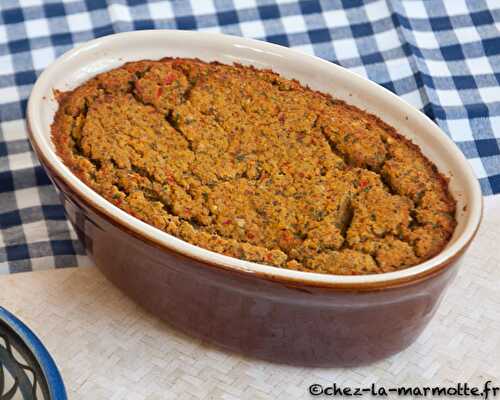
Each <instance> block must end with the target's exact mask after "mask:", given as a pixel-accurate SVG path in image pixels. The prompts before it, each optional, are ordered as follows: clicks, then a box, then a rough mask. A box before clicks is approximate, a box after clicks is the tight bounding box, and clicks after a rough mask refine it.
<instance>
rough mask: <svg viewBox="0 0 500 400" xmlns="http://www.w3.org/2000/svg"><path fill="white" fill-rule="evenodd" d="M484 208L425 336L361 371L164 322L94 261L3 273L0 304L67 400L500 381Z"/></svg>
mask: <svg viewBox="0 0 500 400" xmlns="http://www.w3.org/2000/svg"><path fill="white" fill-rule="evenodd" d="M485 206H486V212H487V213H488V215H490V216H491V217H490V218H487V219H485V220H484V221H483V224H482V227H481V228H480V231H479V233H478V238H477V240H476V241H475V242H474V243H473V244H472V246H471V248H470V250H469V251H468V252H467V253H466V255H465V257H464V259H463V264H462V266H461V269H460V272H459V274H458V277H457V278H456V280H455V281H454V282H453V284H452V286H451V287H450V288H449V290H448V292H447V294H446V296H445V298H444V300H443V303H442V304H441V306H440V307H439V309H438V312H437V314H436V316H435V318H434V319H433V320H432V321H431V323H430V325H429V326H428V327H427V329H426V330H425V331H424V333H423V334H422V335H421V336H420V337H419V339H418V340H417V341H416V342H415V343H414V344H413V345H412V346H411V347H409V348H408V349H407V350H405V351H403V352H402V353H399V354H397V355H395V356H393V357H391V358H389V359H386V360H384V361H381V362H379V363H376V364H372V365H369V366H366V367H362V368H351V369H340V368H332V369H328V368H321V369H318V368H299V367H292V366H284V365H277V364H272V363H268V362H263V361H259V360H255V359H250V358H245V357H242V356H240V355H237V354H234V353H226V352H224V351H221V350H219V349H216V348H214V347H213V346H211V345H209V344H207V343H203V342H200V341H198V340H194V339H192V338H190V337H187V336H185V335H183V334H181V333H178V332H177V331H175V330H174V329H173V328H171V327H170V326H169V325H168V324H166V323H164V322H162V321H159V320H158V319H157V318H155V317H154V316H152V315H151V314H149V313H148V312H146V311H145V310H143V309H142V308H141V307H139V306H138V305H136V304H135V303H133V302H132V301H131V300H129V299H128V298H127V297H126V296H125V295H124V294H123V293H121V292H120V291H119V290H118V289H116V288H115V287H113V286H112V285H111V284H110V283H109V282H108V281H107V280H106V279H105V278H104V276H103V275H102V274H101V273H100V272H99V271H98V270H97V269H96V268H94V267H89V268H68V269H59V270H50V271H40V272H32V273H20V274H13V275H5V276H1V277H0V304H2V305H3V306H5V307H6V308H7V309H9V310H10V311H12V312H13V313H15V314H16V315H18V316H19V317H20V318H21V319H22V320H23V321H24V322H26V323H27V324H28V325H29V326H30V327H31V328H32V329H33V330H34V331H35V332H36V333H37V334H38V335H39V337H40V338H41V339H42V341H43V342H44V343H45V345H46V346H47V348H48V349H49V351H50V352H51V353H52V354H53V356H54V358H55V360H56V362H57V364H58V366H59V368H60V369H61V373H62V375H63V378H64V380H65V383H66V387H67V390H68V394H69V398H71V399H93V400H99V399H106V400H111V399H120V400H123V399H148V400H153V399H275V398H286V399H303V398H310V395H309V394H308V391H307V390H308V387H309V385H311V384H313V383H319V384H323V385H328V384H331V383H332V382H336V383H337V384H338V385H342V386H350V387H357V386H360V387H361V386H369V385H371V384H372V383H376V384H377V385H384V386H386V387H390V386H399V385H406V386H409V385H422V386H429V385H440V386H443V385H453V384H455V383H457V382H468V383H469V384H471V385H472V384H473V385H478V386H481V385H482V384H483V383H484V382H485V381H487V380H492V381H493V383H494V384H496V385H497V386H500V291H499V289H498V288H499V287H500V285H499V284H500V269H499V268H498V256H497V254H498V253H497V252H498V242H499V234H498V229H495V227H497V226H499V225H500V206H499V205H498V202H496V201H493V200H492V199H491V200H490V199H486V204H485ZM481 387H482V386H481Z"/></svg>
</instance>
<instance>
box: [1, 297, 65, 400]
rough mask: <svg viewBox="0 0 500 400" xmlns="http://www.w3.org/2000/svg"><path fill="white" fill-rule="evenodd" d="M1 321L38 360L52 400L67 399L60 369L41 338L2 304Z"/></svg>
mask: <svg viewBox="0 0 500 400" xmlns="http://www.w3.org/2000/svg"><path fill="white" fill-rule="evenodd" d="M0 321H1V322H3V323H5V324H6V325H7V326H8V327H9V328H10V329H12V331H13V332H14V333H15V334H17V336H18V337H19V339H21V341H22V342H23V343H24V344H25V345H26V346H27V348H28V349H29V351H31V353H32V355H33V356H34V358H35V360H36V361H37V362H38V364H39V366H40V369H41V370H42V373H43V375H44V377H45V380H46V382H47V386H48V391H49V396H50V400H67V399H68V397H67V394H66V389H65V387H64V383H63V380H62V377H61V374H60V372H59V369H58V368H57V366H56V363H55V362H54V359H53V358H52V356H51V355H50V353H49V352H48V351H47V349H46V348H45V346H44V345H43V344H42V342H41V341H40V339H38V337H37V336H36V335H35V334H34V333H33V331H32V330H31V329H30V328H28V327H27V326H26V325H25V324H24V323H23V322H21V321H20V320H19V319H18V318H17V317H16V316H14V315H13V314H12V313H11V312H9V311H7V310H6V309H5V308H3V307H1V306H0Z"/></svg>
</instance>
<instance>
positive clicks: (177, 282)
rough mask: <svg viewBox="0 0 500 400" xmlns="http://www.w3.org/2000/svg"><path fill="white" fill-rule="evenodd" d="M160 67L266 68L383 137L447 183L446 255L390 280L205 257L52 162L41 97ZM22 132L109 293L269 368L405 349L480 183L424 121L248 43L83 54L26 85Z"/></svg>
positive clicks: (153, 40)
mask: <svg viewBox="0 0 500 400" xmlns="http://www.w3.org/2000/svg"><path fill="white" fill-rule="evenodd" d="M167 56H168V57H176V56H178V57H197V58H200V59H202V60H204V61H219V62H223V63H233V62H238V63H242V64H249V65H254V66H255V67H258V68H270V69H272V70H273V71H275V72H278V73H280V74H282V75H283V76H285V77H287V78H295V79H298V80H299V81H300V82H301V83H302V84H306V85H308V86H310V87H311V88H313V89H315V90H320V91H323V92H327V93H330V94H332V96H333V97H336V98H339V99H342V100H345V101H346V102H348V103H350V104H353V105H356V106H358V107H360V108H362V109H364V110H367V111H368V112H371V113H373V114H375V115H377V116H379V117H380V118H382V119H383V120H384V121H385V122H387V123H389V124H390V125H392V126H394V127H395V128H396V129H397V130H398V131H399V132H400V133H401V134H403V135H405V136H406V137H408V138H410V139H411V140H412V141H413V142H414V143H416V144H417V145H419V146H420V147H421V149H422V151H423V153H424V154H425V155H426V156H428V157H429V158H430V159H431V160H433V161H434V162H435V164H436V165H437V166H438V168H439V170H440V171H441V172H443V173H444V174H446V175H447V176H449V177H450V190H451V192H452V194H453V195H454V197H455V198H456V200H457V210H458V211H457V221H458V225H457V228H456V230H455V233H454V235H453V237H452V239H451V241H450V242H449V244H448V246H447V247H446V249H445V250H444V251H443V252H441V253H440V254H439V255H437V256H436V257H434V258H433V259H431V260H429V261H427V262H425V263H422V264H420V265H418V266H415V267H412V268H408V269H405V270H402V271H398V272H391V273H386V274H378V275H364V276H334V275H324V274H314V273H305V272H299V271H292V270H287V269H281V268H275V267H270V266H266V265H260V264H256V263H252V262H248V261H243V260H238V259H234V258H231V257H227V256H224V255H221V254H217V253H213V252H210V251H208V250H205V249H202V248H200V247H197V246H194V245H191V244H189V243H186V242H184V241H182V240H180V239H177V238H175V237H173V236H171V235H169V234H167V233H165V232H162V231H160V230H158V229H156V228H154V227H152V226H149V225H147V224H145V223H143V222H141V221H140V220H138V219H136V218H134V217H132V216H130V215H128V214H126V213H125V212H124V211H122V210H120V209H119V208H117V207H115V206H114V205H112V204H111V203H109V202H107V201H106V200H104V199H103V198H102V197H100V196H99V195H98V194H97V193H95V192H94V191H93V190H92V189H90V188H89V187H87V186H86V185H85V184H83V183H82V182H81V181H79V180H78V178H76V177H75V176H74V175H73V174H72V173H71V172H70V171H69V169H68V168H67V167H66V166H65V165H63V164H62V162H61V161H60V159H59V158H58V157H57V155H56V154H55V152H54V146H53V145H52V143H51V140H50V124H51V123H52V120H53V116H54V113H55V111H56V110H57V102H56V100H55V98H54V94H53V89H59V90H63V91H64V90H69V89H72V88H74V87H76V86H78V85H79V84H81V83H82V82H84V81H85V80H87V79H89V78H90V77H92V76H94V75H96V74H98V73H100V72H103V71H106V70H109V69H111V68H113V67H117V66H119V65H121V64H123V63H124V62H127V61H133V60H140V59H159V58H163V57H167ZM28 127H29V130H30V139H31V142H32V144H33V147H34V149H35V152H36V153H37V155H38V157H39V159H40V161H41V163H42V165H43V166H44V167H45V169H46V170H47V172H48V174H49V176H50V177H51V179H52V180H53V182H54V183H55V184H56V186H57V187H58V188H59V189H60V193H61V199H62V201H63V203H64V206H65V209H66V212H67V215H68V217H69V219H70V220H71V222H72V223H73V225H74V226H75V228H76V230H77V232H78V233H79V236H80V238H81V239H82V241H83V243H84V244H85V247H86V248H87V250H88V252H89V254H90V255H91V256H92V257H93V258H94V260H95V262H96V264H97V266H98V267H99V268H100V269H101V270H102V271H103V272H104V273H105V274H106V275H107V276H108V278H109V279H110V280H112V281H113V282H114V283H115V284H117V285H118V286H119V287H121V288H122V289H123V290H124V291H126V292H127V293H128V294H129V295H130V296H132V297H133V298H134V299H136V300H137V301H138V302H139V303H141V304H143V305H144V306H145V307H147V308H148V309H150V310H151V311H153V312H154V313H156V314H157V315H159V316H160V317H162V318H164V319H165V320H167V321H169V322H170V323H172V324H173V325H175V326H177V327H178V328H179V329H181V330H183V331H186V332H188V333H191V334H194V335H196V336H199V337H202V338H204V339H207V340H209V341H211V342H214V343H217V344H219V345H221V346H224V347H227V348H231V349H235V350H239V351H244V352H246V353H248V354H251V355H254V356H258V357H263V358H267V359H271V360H275V361H279V362H288V363H298V364H304V365H305V364H307V365H337V364H342V365H344V364H359V363H364V362H369V361H372V360H375V359H379V358H381V357H385V356H387V355H389V354H392V353H395V352H397V351H399V350H401V349H403V348H405V347H406V346H408V345H409V344H410V343H411V342H412V341H413V340H414V339H415V338H416V337H417V335H418V334H419V333H420V332H421V330H422V329H423V328H424V327H425V325H426V323H427V322H428V321H429V319H430V318H431V316H432V315H433V313H434V312H435V309H436V306H437V304H438V303H439V300H440V298H441V296H442V294H443V290H444V288H445V287H446V285H447V284H448V283H449V282H450V280H451V278H452V277H453V276H454V275H455V274H456V271H457V261H458V259H459V257H460V256H461V254H462V253H463V252H464V251H465V249H466V247H467V246H468V244H469V243H470V241H471V240H472V238H473V237H474V235H475V232H476V231H477V228H478V225H479V222H480V218H481V212H482V198H481V192H480V189H479V184H478V182H477V180H476V179H475V177H474V176H473V174H472V172H471V169H470V167H469V166H468V163H467V161H466V159H465V158H464V156H463V155H462V153H461V152H460V151H459V149H458V148H457V147H456V145H455V144H454V143H453V142H452V141H451V140H450V139H449V138H448V137H447V136H446V135H445V134H444V133H443V132H442V131H440V130H439V128H438V127H437V126H436V125H435V124H434V123H433V122H432V121H430V120H429V119H428V118H427V117H426V116H425V115H423V114H422V113H420V112H419V111H417V110H415V109H414V108H412V107H411V106H410V105H408V104H407V103H405V102H404V101H403V100H401V99H400V98H398V97H397V96H395V95H394V94H392V93H390V92H389V91H387V90H385V89H383V88H382V87H380V86H378V85H376V84H375V83H373V82H370V81H368V80H365V79H363V78H361V77H359V76H357V75H355V74H353V73H351V72H349V71H347V70H345V69H343V68H341V67H338V66H336V65H334V64H332V63H329V62H327V61H324V60H321V59H318V58H315V57H311V56H307V55H304V54H301V53H297V52H295V51H292V50H290V49H287V48H284V47H280V46H277V45H272V44H269V43H264V42H259V41H254V40H250V39H244V38H239V37H231V36H225V35H218V34H208V33H198V32H187V31H168V30H158V31H139V32H130V33H123V34H117V35H111V36H108V37H104V38H101V39H97V40H94V41H91V42H89V43H86V44H84V45H81V46H79V47H78V48H75V49H73V50H72V51H70V52H68V53H67V54H65V55H64V56H62V57H61V58H60V59H58V60H57V61H56V62H55V63H54V64H52V65H51V66H50V67H49V68H48V69H47V70H46V71H45V72H44V73H43V74H42V75H41V76H40V77H39V79H38V81H37V83H36V84H35V87H34V89H33V92H32V94H31V97H30V100H29V104H28Z"/></svg>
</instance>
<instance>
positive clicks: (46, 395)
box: [0, 307, 68, 400]
mask: <svg viewBox="0 0 500 400" xmlns="http://www.w3.org/2000/svg"><path fill="white" fill-rule="evenodd" d="M67 398H68V397H67V396H66V390H65V388H64V384H63V381H62V378H61V374H60V373H59V370H58V369H57V366H56V364H55V362H54V360H53V359H52V357H51V356H50V354H49V352H48V351H47V349H46V348H45V347H44V345H43V344H42V342H41V341H40V340H39V339H38V338H37V337H36V336H35V334H34V333H33V332H32V331H31V330H30V329H29V328H28V327H27V326H26V325H24V324H23V323H22V322H21V321H20V320H19V319H18V318H16V317H15V316H14V315H12V314H11V313H10V312H8V311H7V310H5V309H4V308H2V307H0V400H18V399H22V400H28V399H29V400H31V399H33V400H67Z"/></svg>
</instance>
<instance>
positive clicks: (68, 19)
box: [0, 0, 500, 274]
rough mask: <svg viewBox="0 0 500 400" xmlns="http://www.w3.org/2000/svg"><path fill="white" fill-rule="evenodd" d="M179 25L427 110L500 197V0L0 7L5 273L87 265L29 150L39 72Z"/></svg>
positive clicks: (121, 1)
mask: <svg viewBox="0 0 500 400" xmlns="http://www.w3.org/2000/svg"><path fill="white" fill-rule="evenodd" d="M153 28H177V29H198V30H205V31H217V32H223V33H228V34H233V35H242V36H246V37H252V38H257V39H260V40H266V41H270V42H274V43H278V44H281V45H284V46H290V47H294V48H296V49H298V50H301V51H303V52H305V53H309V54H315V55H317V56H319V57H322V58H324V59H327V60H330V61H332V62H336V63H339V64H340V65H342V66H344V67H346V68H349V69H350V70H352V71H354V72H356V73H358V74H361V75H363V76H366V77H368V78H369V79H371V80H374V81H375V82H378V83H380V84H381V85H383V86H385V87H386V88H388V89H390V90H392V91H393V92H395V93H397V94H398V95H399V96H401V97H403V98H404V99H405V100H407V101H409V102H410V103H412V104H413V105H414V106H415V107H417V108H419V109H421V110H423V111H424V112H425V113H426V114H427V115H428V116H429V117H431V118H432V119H433V120H434V121H436V123H437V124H439V125H440V126H441V127H442V128H443V130H444V131H445V132H446V133H447V134H448V135H450V137H451V138H452V139H453V140H454V141H455V142H456V143H457V144H458V146H459V147H460V149H461V150H462V151H463V152H464V153H465V155H466V156H467V158H468V159H469V161H470V163H471V165H472V167H473V169H474V171H475V172H476V174H477V176H478V177H479V179H480V182H481V187H482V190H483V193H484V194H485V195H493V194H497V193H500V149H499V139H500V88H499V82H500V33H499V29H500V1H499V0H470V1H466V0H426V1H418V0H388V1H385V0H373V1H360V0H352V1H351V0H344V1H341V0H324V1H320V0H313V1H296V0H289V1H275V0H192V1H182V0H178V1H177V0H174V1H146V0H107V1H104V0H64V1H60V0H0V229H1V232H0V274H1V273H9V272H18V271H29V270H35V269H46V268H54V267H56V268H57V267H65V266H74V265H83V264H85V263H88V260H86V257H85V254H84V250H83V248H82V246H81V245H80V244H79V242H78V240H77V239H76V236H75V234H74V232H73V230H72V229H71V227H70V226H69V225H68V222H67V220H66V218H65V216H64V213H63V209H62V207H61V205H60V203H59V200H58V197H57V196H56V194H55V191H54V189H53V187H52V186H51V184H50V182H49V180H48V178H47V176H46V175H45V173H44V172H43V170H42V168H41V167H40V165H39V163H38V162H37V160H36V158H35V157H34V155H33V152H32V151H31V149H30V146H29V144H28V140H27V137H26V129H25V125H24V124H25V122H24V115H25V108H26V101H27V98H28V96H29V93H30V90H31V87H32V85H33V83H34V82H35V80H36V77H37V75H38V74H39V73H40V72H41V71H42V70H43V69H44V68H45V67H46V66H47V65H48V64H49V63H51V62H52V61H53V60H54V59H55V58H56V57H58V56H59V55H61V54H62V53H64V52H65V51H67V50H69V49H70V48H71V47H73V46H74V45H75V44H76V43H80V42H84V41H87V40H90V39H92V38H95V37H99V36H103V35H107V34H111V33H115V32H122V31H128V30H134V29H153Z"/></svg>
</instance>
